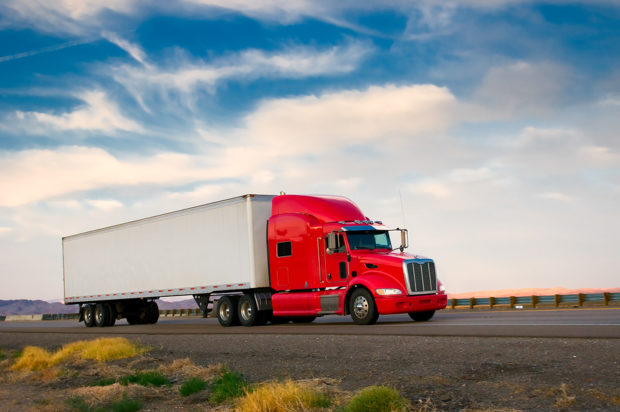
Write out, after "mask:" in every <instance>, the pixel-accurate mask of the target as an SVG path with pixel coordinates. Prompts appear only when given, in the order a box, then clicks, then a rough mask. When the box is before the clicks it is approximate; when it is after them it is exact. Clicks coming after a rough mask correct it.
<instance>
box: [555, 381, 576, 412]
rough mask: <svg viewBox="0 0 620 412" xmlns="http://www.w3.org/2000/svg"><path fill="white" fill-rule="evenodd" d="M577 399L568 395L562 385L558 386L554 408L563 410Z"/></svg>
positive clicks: (565, 387) (566, 387) (564, 385)
mask: <svg viewBox="0 0 620 412" xmlns="http://www.w3.org/2000/svg"><path fill="white" fill-rule="evenodd" d="M576 399H577V398H576V397H575V396H571V395H569V394H568V386H567V385H566V384H565V383H563V384H562V385H560V390H559V394H558V396H557V397H556V398H555V405H554V406H555V407H556V408H560V409H564V408H568V407H570V406H572V405H573V404H574V403H575V400H576Z"/></svg>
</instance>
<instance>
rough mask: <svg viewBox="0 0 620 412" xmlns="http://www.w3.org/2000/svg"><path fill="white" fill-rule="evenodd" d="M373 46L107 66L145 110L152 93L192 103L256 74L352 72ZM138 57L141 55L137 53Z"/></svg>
mask: <svg viewBox="0 0 620 412" xmlns="http://www.w3.org/2000/svg"><path fill="white" fill-rule="evenodd" d="M371 51H372V46H369V45H368V44H366V43H361V42H350V43H348V44H345V45H342V46H335V47H331V48H328V49H324V50H317V49H314V48H310V47H291V48H288V49H285V50H281V51H278V52H271V53H269V52H264V51H262V50H245V51H242V52H239V53H236V54H233V55H229V56H225V57H221V58H218V59H216V60H214V61H211V62H207V61H204V60H201V59H192V58H188V57H185V58H176V59H175V60H174V64H173V63H172V62H169V64H165V65H162V66H157V67H156V66H146V67H136V66H132V65H121V66H117V67H112V68H106V69H105V70H104V72H107V71H108V70H111V71H112V76H113V78H114V79H115V80H116V81H117V82H118V83H120V84H122V85H123V86H124V87H125V88H126V89H127V90H128V91H130V93H131V94H132V95H133V96H134V97H135V99H136V100H137V101H138V102H139V103H140V104H141V105H142V107H143V108H144V109H145V110H147V111H148V110H149V107H148V104H147V100H148V99H149V97H152V96H153V95H156V96H160V97H161V96H164V97H165V98H173V97H174V96H176V97H177V98H178V99H179V100H181V101H182V102H183V103H184V104H185V105H187V106H191V105H192V104H193V99H194V97H195V95H196V94H198V93H200V92H204V91H207V92H214V91H215V89H216V88H217V87H218V85H220V84H221V83H223V82H226V81H230V80H233V79H234V80H237V81H252V80H255V79H258V78H289V79H290V78H293V79H296V78H304V77H312V76H321V75H337V74H344V73H349V72H352V71H354V70H355V69H356V68H357V67H358V65H359V63H360V62H361V60H362V59H363V58H364V57H365V56H367V55H368V54H369V53H370V52H371ZM140 58H142V57H140Z"/></svg>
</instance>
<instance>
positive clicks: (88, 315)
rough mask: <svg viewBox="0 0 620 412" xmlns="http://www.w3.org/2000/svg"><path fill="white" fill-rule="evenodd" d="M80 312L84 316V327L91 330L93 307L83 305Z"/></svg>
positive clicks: (93, 318) (93, 315) (93, 319)
mask: <svg viewBox="0 0 620 412" xmlns="http://www.w3.org/2000/svg"><path fill="white" fill-rule="evenodd" d="M82 311H83V314H84V325H86V327H88V328H91V327H92V326H93V325H94V324H95V308H94V307H93V305H84V306H83V307H82Z"/></svg>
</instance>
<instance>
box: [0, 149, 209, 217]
mask: <svg viewBox="0 0 620 412" xmlns="http://www.w3.org/2000/svg"><path fill="white" fill-rule="evenodd" d="M200 162H201V159H200V158H197V157H195V156H191V155H183V154H175V153H162V154H159V155H155V156H152V157H148V158H135V159H118V158H115V157H114V156H112V155H111V154H110V153H108V152H106V151H104V150H102V149H97V148H88V147H61V148H58V149H55V150H24V151H21V152H15V153H10V152H6V153H4V154H3V155H2V162H1V163H0V206H8V207H15V206H19V205H24V204H27V203H31V202H37V201H40V200H44V199H49V198H54V197H57V196H60V195H65V194H68V193H72V192H77V191H85V190H92V189H97V188H105V187H109V186H130V185H138V184H158V185H163V184H172V183H178V182H188V181H195V180H199V179H200V178H201V176H203V177H204V174H205V173H206V172H207V169H206V168H205V167H204V166H203V165H201V164H200Z"/></svg>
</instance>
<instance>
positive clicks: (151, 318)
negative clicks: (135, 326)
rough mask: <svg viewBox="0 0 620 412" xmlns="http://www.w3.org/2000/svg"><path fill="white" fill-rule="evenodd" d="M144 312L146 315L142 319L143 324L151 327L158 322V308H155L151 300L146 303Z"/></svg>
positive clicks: (155, 304) (155, 305)
mask: <svg viewBox="0 0 620 412" xmlns="http://www.w3.org/2000/svg"><path fill="white" fill-rule="evenodd" d="M144 311H145V315H146V316H145V317H144V323H149V324H151V325H152V324H154V323H157V321H158V320H159V306H157V303H156V302H155V301H153V300H152V301H150V302H149V303H147V304H146V307H145V308H144Z"/></svg>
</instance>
